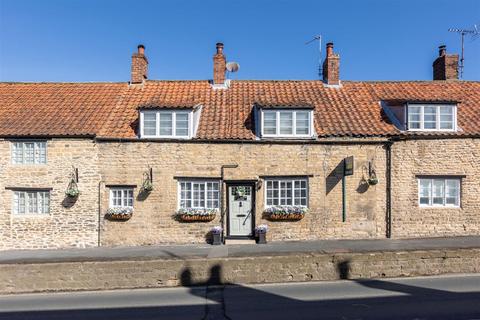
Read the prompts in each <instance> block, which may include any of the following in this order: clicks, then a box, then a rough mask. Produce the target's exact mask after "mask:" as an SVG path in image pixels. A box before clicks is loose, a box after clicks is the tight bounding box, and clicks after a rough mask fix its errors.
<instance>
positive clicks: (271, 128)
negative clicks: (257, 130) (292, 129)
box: [263, 111, 277, 134]
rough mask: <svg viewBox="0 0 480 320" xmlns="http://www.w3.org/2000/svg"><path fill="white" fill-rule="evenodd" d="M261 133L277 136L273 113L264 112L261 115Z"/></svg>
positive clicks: (274, 114)
mask: <svg viewBox="0 0 480 320" xmlns="http://www.w3.org/2000/svg"><path fill="white" fill-rule="evenodd" d="M263 133H264V134H277V120H276V112H275V111H265V112H264V113H263Z"/></svg>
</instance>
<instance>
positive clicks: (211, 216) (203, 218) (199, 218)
mask: <svg viewBox="0 0 480 320" xmlns="http://www.w3.org/2000/svg"><path fill="white" fill-rule="evenodd" d="M178 218H179V219H180V220H181V221H186V222H195V221H202V222H209V221H212V220H213V219H215V214H207V215H191V214H180V215H178Z"/></svg>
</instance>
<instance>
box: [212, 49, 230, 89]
mask: <svg viewBox="0 0 480 320" xmlns="http://www.w3.org/2000/svg"><path fill="white" fill-rule="evenodd" d="M226 65H227V60H226V58H225V55H224V54H223V43H221V42H219V43H217V53H216V54H215V55H214V56H213V84H214V85H223V84H224V83H225V71H226Z"/></svg>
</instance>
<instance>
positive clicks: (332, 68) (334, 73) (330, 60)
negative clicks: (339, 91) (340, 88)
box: [323, 42, 340, 85]
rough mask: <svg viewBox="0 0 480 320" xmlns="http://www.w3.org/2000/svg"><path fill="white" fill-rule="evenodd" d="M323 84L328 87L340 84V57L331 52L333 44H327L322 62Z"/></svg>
mask: <svg viewBox="0 0 480 320" xmlns="http://www.w3.org/2000/svg"><path fill="white" fill-rule="evenodd" d="M323 82H325V83H326V84H328V85H339V84H340V56H339V55H338V54H336V53H334V52H333V43H332V42H329V43H327V56H326V57H325V61H324V62H323Z"/></svg>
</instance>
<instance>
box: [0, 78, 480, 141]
mask: <svg viewBox="0 0 480 320" xmlns="http://www.w3.org/2000/svg"><path fill="white" fill-rule="evenodd" d="M381 101H457V102H458V103H459V107H458V126H459V128H460V129H461V131H459V132H457V133H449V134H450V135H452V134H453V135H465V134H466V135H476V134H480V82H472V81H402V82H389V81H383V82H380V81H379V82H354V81H343V82H342V86H341V87H339V88H336V87H326V86H324V84H323V83H322V82H321V81H249V80H238V81H231V83H230V88H229V89H226V90H222V89H215V90H214V89H212V87H211V85H210V83H209V82H208V81H154V80H148V81H146V82H145V84H144V85H143V86H132V87H129V86H128V84H126V83H0V136H28V135H34V136H65V135H68V136H81V135H96V136H99V137H112V138H134V137H136V128H137V126H138V108H141V107H179V108H185V107H190V106H194V105H197V104H200V105H202V106H203V108H202V114H201V117H200V123H199V127H198V132H197V137H196V138H198V139H255V134H254V121H253V108H254V106H255V105H256V104H260V105H275V104H278V105H290V106H298V105H309V106H313V107H314V111H315V112H314V114H315V129H316V132H317V134H318V135H319V136H321V137H327V136H389V135H397V134H400V131H398V129H397V128H395V126H394V125H393V124H392V123H390V121H389V120H388V118H387V117H386V115H385V114H384V113H383V112H382V107H381V103H380V102H381ZM417 134H418V133H417Z"/></svg>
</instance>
